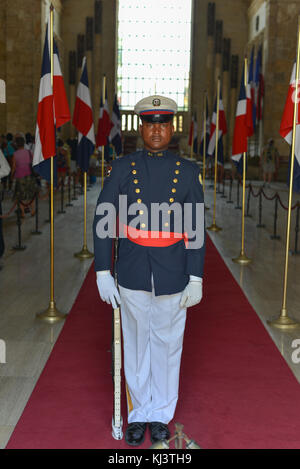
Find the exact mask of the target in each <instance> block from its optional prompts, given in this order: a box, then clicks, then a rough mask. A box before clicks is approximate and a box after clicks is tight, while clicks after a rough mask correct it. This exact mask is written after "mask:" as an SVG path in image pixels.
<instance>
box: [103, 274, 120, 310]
mask: <svg viewBox="0 0 300 469" xmlns="http://www.w3.org/2000/svg"><path fill="white" fill-rule="evenodd" d="M97 286H98V290H99V294H100V297H101V300H102V301H105V302H106V303H107V304H109V305H112V307H113V308H114V309H116V308H118V305H120V304H121V298H120V295H119V292H118V289H117V287H116V284H115V281H114V278H113V277H112V275H111V273H110V271H109V270H102V271H101V272H97Z"/></svg>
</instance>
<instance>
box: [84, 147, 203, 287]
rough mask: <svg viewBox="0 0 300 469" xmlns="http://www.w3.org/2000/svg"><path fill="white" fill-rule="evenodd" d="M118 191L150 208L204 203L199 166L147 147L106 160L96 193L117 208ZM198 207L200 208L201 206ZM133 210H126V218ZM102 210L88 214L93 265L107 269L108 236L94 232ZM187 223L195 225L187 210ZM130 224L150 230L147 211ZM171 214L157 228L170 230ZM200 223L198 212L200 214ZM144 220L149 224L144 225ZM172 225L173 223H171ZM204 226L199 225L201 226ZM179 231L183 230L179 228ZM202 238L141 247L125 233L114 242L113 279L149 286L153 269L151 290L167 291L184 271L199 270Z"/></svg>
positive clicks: (180, 282) (182, 281)
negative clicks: (196, 243)
mask: <svg viewBox="0 0 300 469" xmlns="http://www.w3.org/2000/svg"><path fill="white" fill-rule="evenodd" d="M119 195H127V201H128V206H129V205H130V204H132V203H139V204H145V206H146V207H147V209H148V213H149V215H150V213H151V203H163V202H166V203H168V204H169V205H171V204H172V203H174V202H177V203H180V205H181V206H182V207H183V204H185V203H187V202H192V206H193V207H194V208H195V205H196V204H195V203H204V198H203V189H202V184H201V176H200V171H199V168H198V166H197V164H196V163H193V162H191V161H188V160H186V159H183V158H180V157H178V156H176V155H175V154H173V153H171V152H170V151H164V152H158V153H151V152H148V151H147V150H143V151H139V152H135V153H132V154H130V155H126V156H124V157H122V158H120V159H118V160H115V161H114V162H113V163H112V170H111V172H110V175H109V177H107V178H106V180H105V183H104V187H103V189H102V191H101V193H100V196H99V199H98V202H97V207H98V206H99V204H102V203H104V202H109V203H111V204H113V205H114V207H115V208H116V213H118V211H119ZM203 211H204V210H203ZM137 215H139V212H137V213H135V215H134V216H133V215H132V216H128V224H129V223H130V221H131V220H132V219H133V218H136V217H137ZM104 216H105V215H104V214H103V215H97V209H96V214H95V218H94V224H93V229H94V253H95V270H96V271H101V270H111V267H112V243H113V239H111V238H109V237H106V238H104V239H101V238H99V237H98V236H97V233H96V229H97V225H98V223H99V222H101V219H103V217H104ZM193 217H194V218H193V229H195V228H196V225H195V222H196V219H195V213H194V212H193ZM147 220H149V224H148V223H147V221H146V222H145V223H140V224H139V225H138V226H137V227H136V228H137V229H141V230H142V229H145V230H151V229H152V228H151V227H150V223H151V217H150V216H149V218H147ZM173 223H174V220H172V216H171V219H170V226H168V228H166V226H167V225H166V224H165V223H163V220H161V221H160V226H159V231H165V230H169V231H171V232H172V231H173V230H174V225H173ZM203 223H204V218H203ZM148 225H149V226H148ZM176 227H177V225H176ZM202 228H203V230H204V227H202ZM182 232H183V231H182ZM204 254H205V242H204V244H203V245H202V247H201V248H198V249H187V248H186V245H185V242H184V240H183V239H181V240H179V241H178V242H176V244H173V245H171V246H167V247H152V246H151V247H145V246H141V245H138V244H136V243H134V242H133V241H131V240H129V239H127V238H120V239H119V244H118V260H117V276H118V283H119V285H121V286H122V287H124V288H128V289H131V290H144V291H149V292H150V291H152V285H151V275H152V274H153V280H154V289H155V295H156V296H159V295H170V294H174V293H179V292H182V291H183V290H184V288H185V287H186V285H187V283H188V282H189V275H195V276H197V277H202V276H203V266H204Z"/></svg>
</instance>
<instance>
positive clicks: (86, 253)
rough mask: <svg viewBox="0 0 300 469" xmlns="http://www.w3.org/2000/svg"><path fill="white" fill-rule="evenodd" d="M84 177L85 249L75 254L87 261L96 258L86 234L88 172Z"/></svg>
mask: <svg viewBox="0 0 300 469" xmlns="http://www.w3.org/2000/svg"><path fill="white" fill-rule="evenodd" d="M83 177H84V229H83V248H82V250H81V251H80V252H78V253H76V254H74V256H75V257H77V259H80V260H85V259H91V258H92V257H94V254H92V253H91V252H90V251H89V250H88V247H87V234H86V226H87V209H86V207H87V172H86V171H84V173H83Z"/></svg>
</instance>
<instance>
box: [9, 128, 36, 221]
mask: <svg viewBox="0 0 300 469" xmlns="http://www.w3.org/2000/svg"><path fill="white" fill-rule="evenodd" d="M16 144H17V150H16V151H15V153H14V155H13V158H12V177H13V178H14V179H15V180H16V186H15V192H14V200H17V201H18V202H21V201H22V202H24V203H25V204H29V208H30V211H31V215H32V216H34V214H35V200H34V197H35V195H36V193H37V191H38V190H39V188H38V185H37V182H36V179H35V177H34V175H33V174H32V153H31V152H30V151H29V150H25V148H24V145H25V140H24V138H23V137H17V138H16ZM20 209H21V217H22V218H24V216H25V211H24V206H23V205H22V204H21V203H20Z"/></svg>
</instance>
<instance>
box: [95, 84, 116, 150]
mask: <svg viewBox="0 0 300 469" xmlns="http://www.w3.org/2000/svg"><path fill="white" fill-rule="evenodd" d="M112 128H113V123H112V122H111V120H110V117H109V109H108V100H107V89H106V90H105V102H104V105H103V98H102V96H101V104H100V116H99V123H98V132H97V138H96V145H97V148H99V147H103V146H106V145H107V144H109V135H110V132H111V129H112Z"/></svg>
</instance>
